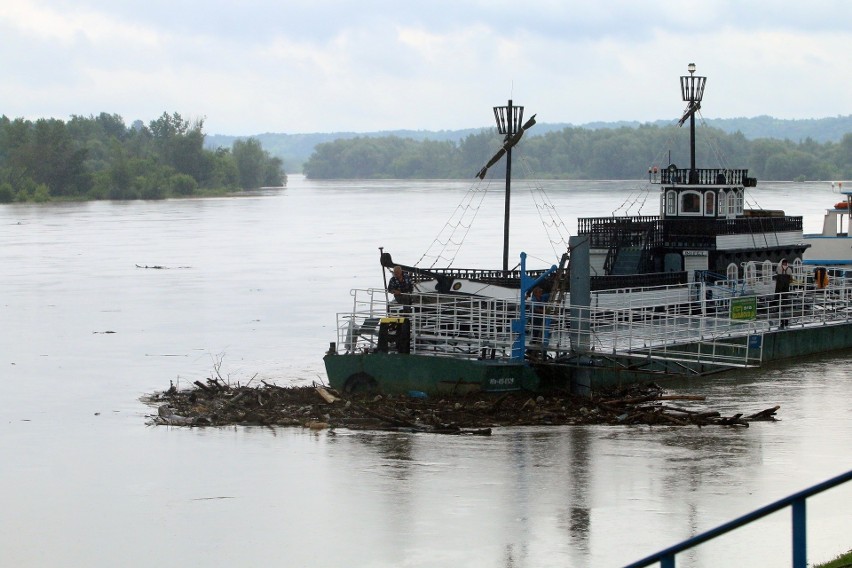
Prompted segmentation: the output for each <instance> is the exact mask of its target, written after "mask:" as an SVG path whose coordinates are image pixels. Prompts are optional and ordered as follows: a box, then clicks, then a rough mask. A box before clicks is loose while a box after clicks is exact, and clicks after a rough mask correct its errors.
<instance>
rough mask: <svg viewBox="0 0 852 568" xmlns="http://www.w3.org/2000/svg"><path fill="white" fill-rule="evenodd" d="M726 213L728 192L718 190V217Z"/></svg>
mask: <svg viewBox="0 0 852 568" xmlns="http://www.w3.org/2000/svg"><path fill="white" fill-rule="evenodd" d="M727 214H728V192H727V191H720V192H719V217H725V216H727Z"/></svg>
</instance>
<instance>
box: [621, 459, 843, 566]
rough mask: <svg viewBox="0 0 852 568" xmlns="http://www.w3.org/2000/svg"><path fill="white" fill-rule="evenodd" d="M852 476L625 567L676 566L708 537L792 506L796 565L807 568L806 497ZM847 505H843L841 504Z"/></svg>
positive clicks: (819, 487)
mask: <svg viewBox="0 0 852 568" xmlns="http://www.w3.org/2000/svg"><path fill="white" fill-rule="evenodd" d="M850 479H852V470H850V471H847V472H846V473H844V474H841V475H838V476H837V477H833V478H831V479H829V480H827V481H823V482H822V483H819V484H817V485H814V486H813V487H811V488H810V489H805V490H804V491H800V492H798V493H794V494H793V495H790V496H789V497H786V498H784V499H781V500H779V501H776V502H774V503H771V504H769V505H767V506H765V507H761V508H760V509H757V510H756V511H752V512H751V513H748V514H747V515H743V516H742V517H739V518H737V519H734V520H733V521H730V522H728V523H725V524H724V525H721V526H718V527H716V528H715V529H711V530H709V531H707V532H704V533H701V534H699V535H697V536H694V537H692V538H690V539H687V540H685V541H683V542H681V543H680V544H676V545H675V546H672V547H669V548H667V549H665V550H661V551H660V552H657V553H656V554H652V555H651V556H648V557H647V558H643V559H642V560H639V561H638V562H634V563H633V564H628V565H627V566H625V568H642V567H643V566H650V565H651V564H654V563H657V562H659V563H660V567H661V568H675V555H677V554H678V553H680V552H683V551H685V550H689V549H690V548H692V547H694V546H697V545H699V544H701V543H703V542H707V541H708V540H711V539H714V538H716V537H717V536H721V535H723V534H725V533H727V532H730V531H732V530H734V529H737V528H739V527H742V526H744V525H747V524H749V523H751V522H753V521H756V520H757V519H760V518H762V517H765V516H766V515H769V514H771V513H774V512H776V511H780V510H781V509H785V508H787V507H790V508H791V510H792V524H793V531H792V537H791V538H792V543H793V563H792V567H793V568H807V565H808V560H807V558H808V557H807V523H808V520H807V511H806V507H805V500H806V499H807V498H808V497H812V496H813V495H816V494H817V493H821V492H823V491H825V490H826V489H831V488H832V487H835V486H837V485H840V484H841V483H845V482H847V481H849V480H850ZM840 507H841V508H843V506H842V505H840ZM748 564H750V562H749V561H748V560H747V559H743V565H748Z"/></svg>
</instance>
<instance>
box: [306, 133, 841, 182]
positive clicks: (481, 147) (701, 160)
mask: <svg viewBox="0 0 852 568" xmlns="http://www.w3.org/2000/svg"><path fill="white" fill-rule="evenodd" d="M534 133H535V127H533V128H532V129H531V130H530V131H529V133H527V134H525V136H524V138H523V141H522V142H521V143H520V144H519V145H518V146H517V147H516V148H517V153H518V156H519V157H521V158H523V161H522V162H521V163H520V164H518V165H517V166H516V167H513V169H512V174H513V175H514V176H516V177H536V178H540V179H638V178H641V177H642V176H643V175H644V173H645V172H647V171H648V169H649V168H650V167H652V166H662V167H665V166H667V165H668V164H669V163H675V164H679V165H680V164H689V162H690V156H689V141H688V138H689V129H687V128H678V127H677V126H674V125H672V126H666V127H659V126H656V125H642V126H639V127H637V128H632V127H626V126H625V127H621V128H615V129H603V128H602V129H595V130H591V129H585V128H574V127H568V128H564V129H562V130H559V131H550V132H547V133H546V134H544V135H541V136H536V135H534ZM702 139H703V140H706V141H707V143H706V144H701V145H699V146H698V147H697V148H696V162H697V164H698V165H699V167H713V168H719V167H722V168H748V169H749V171H750V173H751V175H752V176H754V177H757V178H758V179H761V180H777V181H820V180H842V179H850V178H852V133H849V134H846V135H844V136H843V138H842V140H841V141H840V142H831V141H829V142H824V143H819V142H815V141H814V140H813V139H811V138H806V139H804V140H801V141H799V142H793V141H791V140H779V139H774V138H760V139H756V140H748V139H746V137H745V136H743V135H742V134H741V133H740V132H735V133H732V134H730V133H725V132H723V131H721V130H718V129H715V128H709V127H706V131H705V132H704V133H703V134H702ZM501 141H502V140H501V138H500V136H499V135H498V134H497V133H496V131H495V130H494V129H488V130H483V131H481V132H479V133H476V134H469V135H467V136H466V137H464V138H463V139H462V140H460V141H459V142H454V141H448V140H445V141H435V140H415V139H413V138H401V137H397V136H386V137H369V138H368V137H357V138H354V139H338V140H334V141H332V142H326V143H323V144H318V145H317V146H316V148H315V150H314V153H313V155H311V157H310V158H309V159H308V160H307V162H306V163H305V164H304V167H303V170H304V173H305V175H306V176H308V177H309V178H311V179H355V178H372V179H405V178H421V179H465V178H472V177H473V176H474V174H475V173H476V172H477V171H479V169H480V168H481V167H482V165H483V164H484V163H485V162H486V161H487V160H488V159H489V158H490V157H491V156H492V155H493V153H494V151H495V149H496V148H498V147H499V146H500V144H501ZM504 167H505V166H504V164H502V163H500V164H497V165H496V166H495V167H494V168H493V170H494V172H493V175H495V176H498V175H499V174H500V169H501V168H504Z"/></svg>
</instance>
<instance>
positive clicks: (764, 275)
mask: <svg viewBox="0 0 852 568" xmlns="http://www.w3.org/2000/svg"><path fill="white" fill-rule="evenodd" d="M774 275H775V269H774V268H773V267H772V261H771V260H764V261H763V269H762V270H761V275H760V279H761V280H763V281H764V282H767V283H768V282H772V277H773V276H774Z"/></svg>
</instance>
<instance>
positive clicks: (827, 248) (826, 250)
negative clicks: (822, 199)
mask: <svg viewBox="0 0 852 568" xmlns="http://www.w3.org/2000/svg"><path fill="white" fill-rule="evenodd" d="M831 185H832V188H833V189H834V188H835V187H836V188H837V191H838V192H839V193H840V194H841V195H842V196H843V199H842V200H841V201H838V202H837V203H835V204H834V205H833V206H832V207H829V208H827V209H826V211H825V215H824V216H823V221H822V232H820V233H808V234H805V235H804V242H805V243H806V244H807V245H809V248H808V250H807V252H806V253H805V256H804V258H803V260H802V262H803V263H804V264H806V265H810V266H812V267H828V266H833V267H838V268H840V267H846V268H847V269H848V268H852V237H850V235H849V222H850V218H849V212H850V204H852V191H850V190H848V189H847V190H844V189H843V182H840V183H839V184H838V185H837V186H835V184H834V183H832V184H831Z"/></svg>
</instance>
